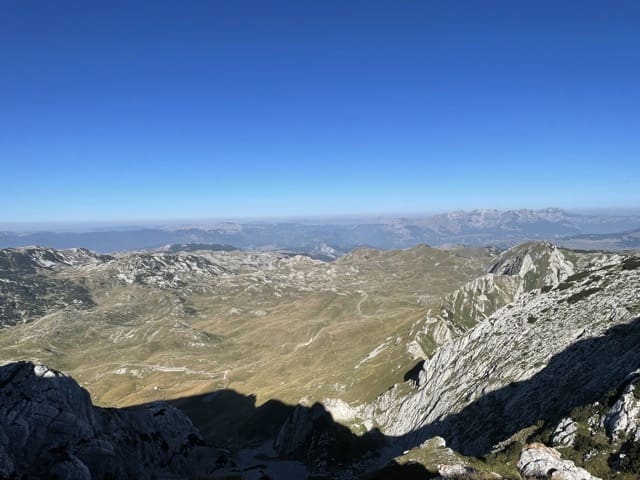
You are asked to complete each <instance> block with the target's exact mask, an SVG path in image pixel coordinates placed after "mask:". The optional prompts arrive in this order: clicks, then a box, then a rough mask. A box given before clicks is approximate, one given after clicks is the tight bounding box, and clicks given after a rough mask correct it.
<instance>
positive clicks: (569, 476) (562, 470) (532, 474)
mask: <svg viewBox="0 0 640 480" xmlns="http://www.w3.org/2000/svg"><path fill="white" fill-rule="evenodd" d="M518 470H520V473H521V474H522V476H523V477H524V478H525V480H600V479H599V478H598V477H594V476H593V475H591V474H590V473H589V472H587V471H586V470H585V469H584V468H580V467H576V465H575V464H574V463H573V462H572V461H570V460H563V459H562V457H561V455H560V452H558V451H557V450H555V449H553V448H549V447H546V446H544V445H542V444H541V443H532V444H530V445H527V446H526V447H525V448H524V449H523V450H522V453H521V455H520V460H519V461H518Z"/></svg>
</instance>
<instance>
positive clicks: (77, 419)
mask: <svg viewBox="0 0 640 480" xmlns="http://www.w3.org/2000/svg"><path fill="white" fill-rule="evenodd" d="M215 460H216V452H215V450H214V449H212V448H210V447H207V446H205V444H204V442H203V441H202V439H201V437H200V434H199V433H198V431H197V430H196V429H195V428H194V426H193V425H192V424H191V421H190V420H189V419H188V418H187V417H186V416H185V415H184V414H183V413H182V412H180V411H179V410H177V409H175V408H174V407H171V406H170V405H168V404H166V403H163V402H157V403H153V404H148V405H144V406H140V407H131V408H126V409H108V408H99V407H95V406H93V405H92V403H91V399H90V397H89V394H88V392H87V391H86V390H84V389H82V388H81V387H80V386H79V385H78V384H77V383H76V382H75V381H74V380H73V379H72V378H71V377H68V376H66V375H64V374H62V373H60V372H57V371H54V370H50V369H48V368H47V367H45V366H42V365H34V364H33V363H30V362H18V363H12V364H7V365H4V366H2V367H0V477H12V476H15V477H17V478H22V477H23V476H26V477H27V478H59V479H78V480H85V479H86V480H88V479H92V478H93V479H95V478H140V479H146V478H154V477H157V476H162V477H163V478H172V477H174V476H175V477H181V476H182V477H184V476H188V475H190V474H193V473H195V472H197V473H206V472H209V471H212V470H213V468H214V463H215Z"/></svg>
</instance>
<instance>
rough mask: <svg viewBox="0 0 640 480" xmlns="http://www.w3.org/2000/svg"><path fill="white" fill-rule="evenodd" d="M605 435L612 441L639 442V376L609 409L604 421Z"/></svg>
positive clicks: (636, 376) (635, 376)
mask: <svg viewBox="0 0 640 480" xmlns="http://www.w3.org/2000/svg"><path fill="white" fill-rule="evenodd" d="M604 426H605V428H606V429H607V434H608V435H609V437H610V438H611V439H612V440H614V441H615V440H619V439H621V438H623V437H624V438H632V439H633V440H634V441H636V442H639V441H640V376H638V374H636V375H634V379H633V380H632V381H631V382H629V384H628V385H627V386H626V387H625V389H624V390H623V392H622V395H621V396H620V398H619V399H618V401H616V403H614V405H613V406H612V407H611V408H610V409H609V411H608V412H607V415H606V417H605V419H604Z"/></svg>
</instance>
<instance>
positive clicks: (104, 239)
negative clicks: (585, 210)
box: [0, 208, 640, 259]
mask: <svg viewBox="0 0 640 480" xmlns="http://www.w3.org/2000/svg"><path fill="white" fill-rule="evenodd" d="M638 230H640V214H615V215H607V214H590V215H586V214H576V213H569V212H566V211H564V210H560V209H557V208H547V209H543V210H529V209H523V210H473V211H457V212H450V213H444V214H439V215H431V216H425V217H397V218H380V219H375V220H367V221H362V222H357V221H353V223H344V222H335V223H331V222H330V221H326V223H318V224H313V223H309V222H273V223H267V222H264V223H259V222H253V223H234V222H222V223H216V224H211V225H197V226H189V227H157V228H143V227H141V228H135V227H133V228H130V229H122V228H115V227H114V228H113V229H111V230H101V231H87V232H63V231H30V232H0V248H2V247H21V246H27V245H41V246H46V247H51V248H72V247H84V248H89V249H91V250H95V251H98V252H116V251H131V250H142V249H160V248H169V247H168V246H170V245H174V244H179V245H186V244H193V243H197V244H217V245H222V246H224V247H222V248H228V247H227V246H233V247H236V248H245V249H247V248H248V249H261V250H292V251H295V252H301V253H307V254H310V255H312V256H317V257H318V258H322V259H331V258H337V257H338V256H340V255H342V254H343V253H345V252H347V251H349V250H351V249H353V248H354V247H358V246H370V247H375V248H381V249H393V248H406V247H410V246H413V245H416V244H420V243H425V244H429V245H432V246H441V245H452V244H457V245H464V246H478V245H497V246H501V247H508V246H511V245H514V244H516V243H519V242H523V241H527V240H553V241H554V242H556V243H559V244H562V245H563V246H567V247H571V248H584V249H589V248H594V249H599V248H602V249H610V250H619V249H629V248H631V249H633V248H638V245H639V243H640V241H639V240H638V233H637V232H638ZM620 232H628V233H620ZM634 232H635V233H634Z"/></svg>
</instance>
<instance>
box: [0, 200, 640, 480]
mask: <svg viewBox="0 0 640 480" xmlns="http://www.w3.org/2000/svg"><path fill="white" fill-rule="evenodd" d="M551 213H553V212H551ZM551 213H550V214H551ZM505 228H506V227H505ZM0 322H1V324H2V328H1V329H0V360H1V361H2V363H3V365H2V366H0V478H7V479H9V478H59V479H64V478H71V479H75V478H77V479H90V478H91V479H106V478H111V479H113V478H212V479H215V478H219V479H221V478H242V479H259V478H262V479H264V478H272V479H285V480H286V479H304V478H314V479H319V478H336V479H352V478H361V479H387V478H409V479H412V478H416V479H418V478H420V479H425V478H441V479H450V480H453V479H475V480H478V479H498V478H506V479H514V480H515V479H523V478H524V479H526V480H530V479H531V480H532V479H536V480H538V479H556V480H559V479H564V480H592V479H622V480H631V479H637V478H639V477H638V475H640V400H639V399H640V393H639V392H640V349H639V347H638V346H639V345H640V256H638V255H637V254H634V253H625V252H618V253H606V252H587V251H572V250H568V249H564V248H560V247H557V246H555V245H553V244H551V243H548V242H529V243H525V244H521V245H517V246H515V247H512V248H510V249H507V250H499V249H497V248H461V247H455V248H448V249H436V248H431V247H428V246H426V245H419V246H416V247H412V248H409V249H406V250H390V251H381V250H376V249H371V248H363V249H356V250H353V251H351V252H349V253H347V254H345V255H343V256H340V257H339V258H337V259H335V260H334V259H320V258H317V257H316V258H311V256H310V255H298V254H294V253H292V252H287V251H269V252H265V251H245V250H238V249H232V248H221V247H220V248H219V247H215V248H210V249H208V248H206V245H203V244H198V245H191V246H189V245H181V246H174V247H172V248H169V249H165V250H163V251H154V252H129V253H118V254H113V255H99V254H95V253H93V252H90V251H88V250H81V249H76V250H64V251H63V250H54V249H44V248H39V247H29V248H20V249H7V250H2V251H0ZM45 365H46V366H45ZM61 372H65V373H61ZM72 376H73V378H72ZM92 399H93V402H92ZM94 403H95V404H94Z"/></svg>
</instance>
